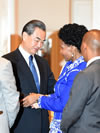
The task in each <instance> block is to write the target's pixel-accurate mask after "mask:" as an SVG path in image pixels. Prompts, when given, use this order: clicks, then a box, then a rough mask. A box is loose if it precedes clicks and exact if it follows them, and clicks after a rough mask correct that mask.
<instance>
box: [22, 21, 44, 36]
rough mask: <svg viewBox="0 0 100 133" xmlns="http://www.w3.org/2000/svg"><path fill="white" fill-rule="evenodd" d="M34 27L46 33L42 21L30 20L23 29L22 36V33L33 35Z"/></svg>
mask: <svg viewBox="0 0 100 133" xmlns="http://www.w3.org/2000/svg"><path fill="white" fill-rule="evenodd" d="M36 27H38V28H40V29H42V30H43V31H46V26H45V24H44V23H43V22H42V21H40V20H31V21H29V22H28V23H27V24H25V26H24V27H23V30H22V34H23V32H26V33H27V34H28V35H31V34H33V32H34V30H35V28H36Z"/></svg>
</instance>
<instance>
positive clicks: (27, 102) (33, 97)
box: [20, 93, 43, 109]
mask: <svg viewBox="0 0 100 133" xmlns="http://www.w3.org/2000/svg"><path fill="white" fill-rule="evenodd" d="M40 96H43V95H42V94H37V93H30V94H29V95H28V96H26V97H24V98H23V99H22V100H21V101H20V102H21V105H22V106H23V107H29V106H31V107H32V108H35V109H37V108H39V106H38V103H37V101H38V98H39V97H40Z"/></svg>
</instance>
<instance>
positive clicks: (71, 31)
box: [58, 23, 88, 51]
mask: <svg viewBox="0 0 100 133" xmlns="http://www.w3.org/2000/svg"><path fill="white" fill-rule="evenodd" d="M86 32H88V29H87V28H86V27H85V26H84V25H79V24H76V23H73V24H66V25H64V26H63V27H62V28H61V29H60V30H59V32H58V36H59V38H60V39H61V40H62V41H63V42H64V43H65V44H67V45H73V46H75V47H77V49H78V50H79V51H80V47H81V42H82V38H83V36H84V34H85V33H86Z"/></svg>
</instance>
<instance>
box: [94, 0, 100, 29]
mask: <svg viewBox="0 0 100 133" xmlns="http://www.w3.org/2000/svg"><path fill="white" fill-rule="evenodd" d="M92 14H93V28H97V29H100V0H93V10H92Z"/></svg>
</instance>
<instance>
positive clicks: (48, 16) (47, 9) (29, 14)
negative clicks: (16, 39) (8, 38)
mask: <svg viewBox="0 0 100 133" xmlns="http://www.w3.org/2000/svg"><path fill="white" fill-rule="evenodd" d="M31 19H40V20H42V21H43V22H45V24H46V26H47V31H49V32H52V31H55V30H58V29H59V28H60V27H61V26H62V25H64V24H65V23H68V22H69V0H19V1H18V32H19V33H20V32H21V29H22V27H23V25H24V24H25V23H27V22H28V21H30V20H31Z"/></svg>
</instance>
